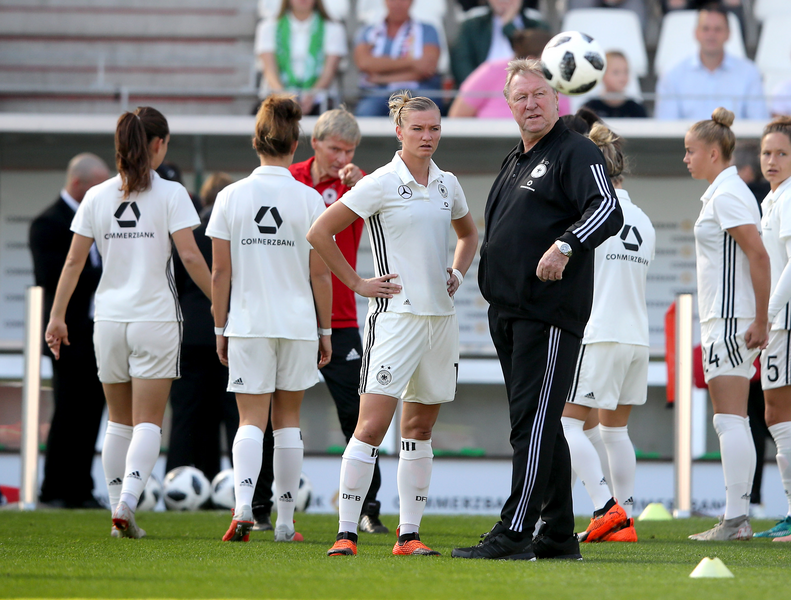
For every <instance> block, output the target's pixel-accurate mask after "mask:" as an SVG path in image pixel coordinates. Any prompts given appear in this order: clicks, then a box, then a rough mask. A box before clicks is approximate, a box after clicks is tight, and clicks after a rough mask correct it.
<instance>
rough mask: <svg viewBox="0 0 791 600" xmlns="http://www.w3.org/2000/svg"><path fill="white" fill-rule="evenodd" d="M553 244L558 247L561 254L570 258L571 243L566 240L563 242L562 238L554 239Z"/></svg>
mask: <svg viewBox="0 0 791 600" xmlns="http://www.w3.org/2000/svg"><path fill="white" fill-rule="evenodd" d="M555 246H557V247H558V250H560V253H561V254H562V255H563V256H567V257H569V258H571V254H572V252H571V245H570V244H569V243H568V242H564V241H563V240H555Z"/></svg>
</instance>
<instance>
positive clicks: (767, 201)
mask: <svg viewBox="0 0 791 600" xmlns="http://www.w3.org/2000/svg"><path fill="white" fill-rule="evenodd" d="M788 190H791V177H789V178H788V179H786V180H785V181H784V182H783V183H781V184H780V185H779V186H778V188H777V189H776V190H775V191H773V192H769V193H768V194H767V195H766V198H764V200H763V202H761V206H762V207H763V206H766V207H770V206H772V205H773V204H774V203H775V202H777V200H778V199H779V198H780V196H782V195H783V194H785V193H786V192H787V191H788Z"/></svg>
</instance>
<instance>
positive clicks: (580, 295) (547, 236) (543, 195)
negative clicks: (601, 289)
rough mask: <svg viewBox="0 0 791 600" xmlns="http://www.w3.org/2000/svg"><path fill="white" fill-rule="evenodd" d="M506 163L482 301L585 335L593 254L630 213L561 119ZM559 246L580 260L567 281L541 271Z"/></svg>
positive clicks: (498, 182)
mask: <svg viewBox="0 0 791 600" xmlns="http://www.w3.org/2000/svg"><path fill="white" fill-rule="evenodd" d="M523 148H524V145H523V143H522V142H521V141H520V142H519V144H518V145H517V146H516V147H515V148H514V149H513V150H512V151H511V153H510V154H509V155H508V156H507V157H506V158H505V160H504V161H503V165H502V167H501V170H500V173H499V175H498V176H497V178H496V179H495V181H494V184H493V185H492V189H491V191H490V192H489V198H488V200H487V201H486V212H485V219H486V222H485V224H486V230H485V234H484V238H483V245H482V247H481V261H480V264H479V267H478V284H479V286H480V289H481V293H482V294H483V297H484V298H485V299H486V300H487V301H488V302H489V303H490V304H491V305H492V306H493V307H495V308H496V309H498V311H500V313H501V314H503V315H504V316H513V317H516V318H525V319H531V320H536V321H541V322H544V323H548V324H550V325H554V326H556V327H559V328H561V329H564V330H566V331H570V332H571V333H573V334H575V335H577V336H579V337H582V335H583V333H584V331H585V325H586V324H587V322H588V317H589V316H590V311H591V304H592V303H593V265H594V249H595V248H596V247H597V246H598V245H599V244H601V243H602V242H603V241H604V240H606V239H607V238H609V237H610V236H612V235H614V234H615V233H617V232H618V231H620V229H621V227H622V226H623V213H622V212H621V207H620V205H619V204H618V199H617V196H616V195H615V190H614V189H613V187H612V184H611V183H610V179H609V177H608V176H607V167H606V165H605V163H604V157H603V156H602V154H601V152H600V150H599V149H598V148H597V147H596V145H595V144H594V143H593V142H591V141H590V140H589V139H587V138H585V137H583V136H581V135H579V134H578V133H575V132H573V131H571V130H569V129H568V128H567V127H566V125H565V124H564V123H563V122H562V121H560V120H558V122H557V123H556V124H555V125H554V127H553V128H552V129H551V130H550V131H549V133H547V134H546V135H545V136H544V137H543V138H542V139H541V140H539V142H538V143H537V144H536V145H535V146H533V148H532V149H531V150H530V151H528V152H523ZM555 240H562V241H564V242H568V243H569V244H570V245H571V248H572V250H573V255H572V256H571V258H570V259H569V262H568V264H567V265H566V268H565V270H564V272H563V278H562V279H561V280H560V281H547V282H542V281H541V280H539V279H538V277H537V276H536V267H537V266H538V262H539V260H541V257H542V256H543V255H544V253H545V252H546V251H547V250H548V249H549V248H550V246H551V245H552V244H553V243H554V242H555Z"/></svg>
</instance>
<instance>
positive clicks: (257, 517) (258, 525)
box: [253, 506, 275, 531]
mask: <svg viewBox="0 0 791 600" xmlns="http://www.w3.org/2000/svg"><path fill="white" fill-rule="evenodd" d="M256 509H258V510H256ZM253 520H254V521H255V525H253V531H274V529H275V528H274V527H272V516H271V515H270V514H269V510H267V509H266V508H259V507H257V506H254V507H253Z"/></svg>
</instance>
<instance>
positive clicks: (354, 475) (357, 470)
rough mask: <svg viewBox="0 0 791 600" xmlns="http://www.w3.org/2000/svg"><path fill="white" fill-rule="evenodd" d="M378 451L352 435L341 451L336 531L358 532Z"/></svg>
mask: <svg viewBox="0 0 791 600" xmlns="http://www.w3.org/2000/svg"><path fill="white" fill-rule="evenodd" d="M378 454H379V449H378V448H377V447H376V446H371V444H366V443H365V442H361V441H360V440H358V439H357V438H356V437H354V436H352V439H350V440H349V443H348V444H347V445H346V450H344V452H343V461H342V462H341V487H340V493H339V497H338V515H339V517H340V518H339V527H338V532H339V533H342V532H344V531H351V532H352V533H357V524H358V523H359V521H360V513H361V512H362V509H363V500H365V495H366V494H367V493H368V488H370V487H371V480H372V479H373V478H374V465H375V463H376V457H377V455H378Z"/></svg>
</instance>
